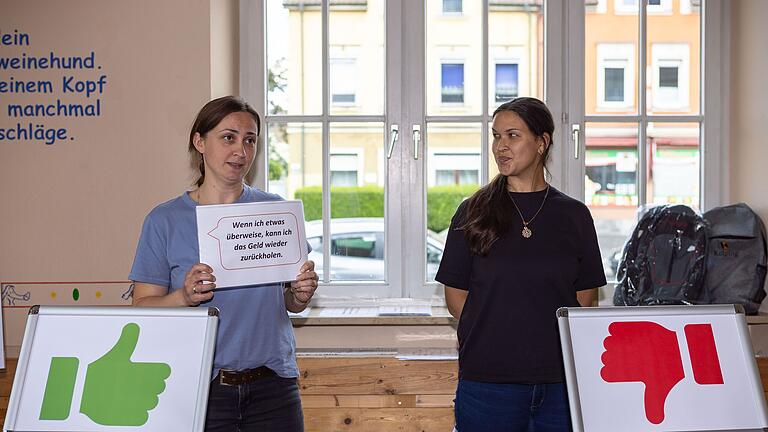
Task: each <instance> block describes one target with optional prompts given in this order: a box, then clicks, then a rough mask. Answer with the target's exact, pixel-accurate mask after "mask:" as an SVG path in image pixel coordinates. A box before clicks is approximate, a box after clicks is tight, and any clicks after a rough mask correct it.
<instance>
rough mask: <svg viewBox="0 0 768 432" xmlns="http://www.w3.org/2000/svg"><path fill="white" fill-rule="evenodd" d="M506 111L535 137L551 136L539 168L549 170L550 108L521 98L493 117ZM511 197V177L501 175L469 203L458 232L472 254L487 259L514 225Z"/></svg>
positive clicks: (551, 131) (538, 102)
mask: <svg viewBox="0 0 768 432" xmlns="http://www.w3.org/2000/svg"><path fill="white" fill-rule="evenodd" d="M503 111H511V112H513V113H515V114H517V115H518V116H519V117H520V119H522V120H523V122H525V124H526V126H528V129H529V130H530V131H531V132H532V133H533V134H534V135H535V136H537V137H545V136H546V135H549V141H548V144H547V145H546V146H545V147H544V152H543V153H542V155H541V157H540V158H539V160H538V164H540V165H541V166H542V167H546V164H547V162H548V161H549V149H550V147H552V134H553V133H554V131H555V122H554V120H553V119H552V113H551V112H549V108H547V106H546V105H544V102H542V101H540V100H538V99H536V98H532V97H519V98H516V99H512V100H511V101H509V102H505V103H503V104H501V105H500V106H499V107H498V108H496V111H494V112H493V117H496V115H497V114H498V113H500V112H503ZM507 194H508V192H507V177H506V176H504V175H501V174H499V175H497V176H496V177H495V178H494V179H493V180H492V181H491V182H490V183H488V184H487V185H485V186H483V187H482V188H480V190H478V191H477V192H475V193H474V194H473V195H472V196H471V197H470V198H469V200H468V201H467V211H466V216H465V217H464V220H463V221H459V223H458V224H457V226H458V228H457V229H460V230H463V231H464V237H465V239H466V241H467V245H468V246H469V249H470V251H472V253H474V254H477V255H480V256H485V255H487V254H488V252H489V251H490V250H491V247H492V246H493V244H494V243H495V242H496V240H498V238H499V237H501V235H502V234H504V232H506V230H507V229H508V228H509V225H510V224H511V223H512V218H513V216H514V215H516V213H515V209H514V208H513V207H512V203H511V201H510V199H509V198H508V197H507Z"/></svg>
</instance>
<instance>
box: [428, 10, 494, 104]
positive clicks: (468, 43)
mask: <svg viewBox="0 0 768 432" xmlns="http://www.w3.org/2000/svg"><path fill="white" fill-rule="evenodd" d="M458 4H459V5H462V6H464V5H465V6H467V7H466V8H463V7H462V10H461V15H458V16H457V15H456V14H455V13H449V14H446V13H444V12H443V7H444V1H443V0H427V2H426V8H427V10H426V20H427V23H426V26H427V28H426V59H425V74H426V77H425V91H426V95H427V101H426V107H427V115H430V116H434V115H478V114H480V113H481V111H482V109H481V105H480V102H481V90H482V88H483V87H482V81H481V62H482V54H483V53H482V52H483V50H482V49H481V47H482V45H481V43H482V34H483V32H482V27H481V25H482V20H481V18H482V16H481V13H482V3H481V2H478V1H469V2H466V3H462V2H458Z"/></svg>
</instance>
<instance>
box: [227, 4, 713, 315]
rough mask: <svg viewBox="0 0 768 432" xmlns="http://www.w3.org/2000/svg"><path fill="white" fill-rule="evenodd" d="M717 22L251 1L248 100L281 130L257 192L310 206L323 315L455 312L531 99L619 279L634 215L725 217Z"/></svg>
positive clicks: (598, 11)
mask: <svg viewBox="0 0 768 432" xmlns="http://www.w3.org/2000/svg"><path fill="white" fill-rule="evenodd" d="M712 4H713V5H714V6H713V7H712V8H709V6H710V3H704V2H703V1H701V2H700V1H692V0H679V1H670V0H658V1H655V0H634V1H632V0H585V1H584V7H582V8H574V7H572V3H571V2H570V0H568V1H566V0H549V1H547V0H541V1H530V2H517V1H495V0H494V1H491V0H486V1H471V2H464V1H460V0H451V1H448V0H366V1H336V0H304V1H298V0H265V1H260V2H241V3H240V8H241V13H242V14H246V15H247V16H246V17H245V18H244V17H241V22H256V23H261V22H264V23H265V24H266V25H265V26H261V25H256V26H241V28H240V32H241V38H240V47H241V50H240V52H241V58H240V64H241V76H240V86H241V88H240V91H241V93H242V94H243V95H244V96H245V97H246V98H247V99H248V100H250V101H251V102H252V103H254V105H255V106H257V109H259V110H260V112H264V113H265V121H264V137H263V144H264V145H262V146H260V152H259V155H258V161H257V166H256V168H257V169H256V177H255V180H254V182H255V185H256V186H258V187H262V188H265V189H268V190H269V191H271V192H275V193H279V194H280V195H282V196H283V197H285V198H286V199H301V200H302V201H303V203H304V213H305V217H306V226H307V233H308V237H309V241H310V243H311V244H312V246H313V252H312V259H313V260H315V262H316V263H317V264H318V266H317V267H318V270H319V272H320V273H321V275H322V281H321V282H322V284H323V286H322V289H321V290H320V291H318V295H317V297H316V299H315V301H316V302H323V301H325V300H326V299H328V298H332V299H333V300H334V301H336V300H338V299H342V298H343V299H352V300H362V299H380V298H387V297H412V298H434V299H436V300H435V301H436V302H439V301H440V300H439V297H440V296H441V295H442V286H440V285H439V284H437V283H435V282H434V280H433V278H434V274H435V271H436V270H437V266H438V264H439V260H440V257H441V255H442V250H443V249H442V248H443V244H444V240H445V233H446V230H447V228H448V225H449V224H450V219H451V217H452V216H453V213H454V212H455V209H456V207H457V206H458V205H459V204H460V203H461V202H462V200H464V199H466V198H467V197H469V196H470V195H471V194H472V193H474V192H475V191H476V190H477V189H478V188H479V187H480V186H481V185H483V184H487V182H488V181H489V180H490V179H492V178H493V177H494V176H495V175H496V174H497V171H496V166H495V162H494V160H493V156H492V153H491V151H490V142H491V139H490V130H489V129H490V125H491V122H492V117H491V115H492V113H493V111H494V109H495V108H496V107H497V106H498V105H499V104H500V103H501V102H503V101H506V100H509V99H511V98H514V97H518V96H534V97H538V98H541V99H544V100H545V101H546V102H547V105H548V106H549V107H550V109H551V110H552V113H553V115H554V117H555V123H556V130H555V134H554V139H555V142H554V143H553V144H554V146H553V152H552V161H551V163H550V165H549V166H548V171H549V173H550V174H551V177H550V181H551V183H552V184H553V186H555V187H557V188H558V189H560V190H562V191H564V192H565V193H568V194H569V195H571V196H574V197H576V198H578V199H583V200H584V201H585V202H586V203H587V205H588V206H589V207H590V210H591V212H592V215H593V217H594V220H595V224H596V226H597V230H598V236H599V241H600V247H601V250H602V253H603V255H604V263H605V265H606V270H607V273H608V275H609V278H611V277H612V272H613V269H614V268H615V265H614V264H615V261H616V258H615V257H616V255H617V251H619V252H620V249H621V247H622V246H623V244H624V242H625V241H626V238H627V236H628V234H629V233H630V232H631V230H632V228H633V226H634V224H635V222H636V220H637V213H638V209H642V208H644V206H646V205H652V204H661V203H683V204H688V205H690V206H692V207H695V208H698V209H705V208H707V207H711V206H713V205H718V204H721V203H722V201H721V198H722V197H723V196H724V195H723V194H724V192H723V191H724V189H725V188H724V187H721V186H720V185H721V182H720V181H719V178H720V177H719V176H720V175H722V174H721V173H722V172H723V168H722V166H723V165H718V164H720V163H721V162H720V160H719V159H718V156H717V155H719V154H720V147H719V146H720V139H721V137H720V136H719V135H718V134H719V133H721V132H720V131H721V130H723V128H722V127H721V126H722V123H721V122H720V118H721V116H720V115H719V114H718V111H717V110H718V109H719V104H718V98H719V97H720V95H719V94H718V92H717V91H711V92H710V89H718V88H720V81H719V80H720V79H721V75H720V74H722V73H726V72H723V69H722V68H720V65H719V63H718V55H719V51H718V50H717V49H716V48H717V47H718V45H717V43H719V41H720V39H719V35H718V34H717V32H718V31H720V30H719V27H718V23H719V22H720V21H719V19H720V18H718V17H719V11H720V9H722V8H724V7H725V6H724V3H723V2H714V3H712ZM545 10H546V11H547V13H546V14H545ZM706 17H709V18H706ZM705 18H706V19H708V20H709V21H707V22H708V25H707V26H702V23H703V21H704V19H705ZM704 28H706V34H705V33H704V32H703V31H702V29H704ZM563 32H567V34H563ZM705 39H706V40H708V41H709V42H710V43H709V44H705V43H704V41H705ZM550 42H551V43H550ZM705 51H706V58H707V61H708V63H707V64H708V65H710V66H712V67H711V68H710V69H709V70H705V69H706V68H705V67H704V66H705V65H704V64H703V63H702V59H703V58H704V54H705ZM545 64H546V70H545ZM726 69H727V68H726ZM704 74H708V75H707V80H706V83H707V86H703V85H702V83H704V82H705V81H704V80H703V78H704ZM705 92H707V97H706V98H704V97H703V95H704V93H705ZM705 101H706V103H707V105H706V107H705V106H704V104H703V103H704V102H705ZM704 143H706V146H707V151H706V152H704V151H703V148H704ZM726 168H727V166H726ZM704 172H706V173H707V175H706V176H705V175H703V173H704ZM700 179H701V180H700ZM718 188H719V189H718ZM719 200H720V201H719Z"/></svg>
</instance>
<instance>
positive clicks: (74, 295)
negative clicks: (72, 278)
mask: <svg viewBox="0 0 768 432" xmlns="http://www.w3.org/2000/svg"><path fill="white" fill-rule="evenodd" d="M72 298H73V299H75V301H77V300H78V299H79V298H80V291H79V290H78V289H77V288H75V289H73V290H72Z"/></svg>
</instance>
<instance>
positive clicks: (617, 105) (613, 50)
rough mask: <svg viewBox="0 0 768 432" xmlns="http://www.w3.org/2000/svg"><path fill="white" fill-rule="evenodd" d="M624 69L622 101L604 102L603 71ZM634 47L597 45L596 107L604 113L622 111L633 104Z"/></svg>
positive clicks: (627, 45)
mask: <svg viewBox="0 0 768 432" xmlns="http://www.w3.org/2000/svg"><path fill="white" fill-rule="evenodd" d="M607 68H623V69H624V100H623V101H607V100H605V69H607ZM634 82H635V46H634V45H633V44H609V43H606V44H598V45H597V106H598V108H599V109H601V110H605V111H611V110H613V111H615V110H621V111H624V110H626V109H627V108H631V107H632V106H634V104H635V89H634V87H633V84H634Z"/></svg>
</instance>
